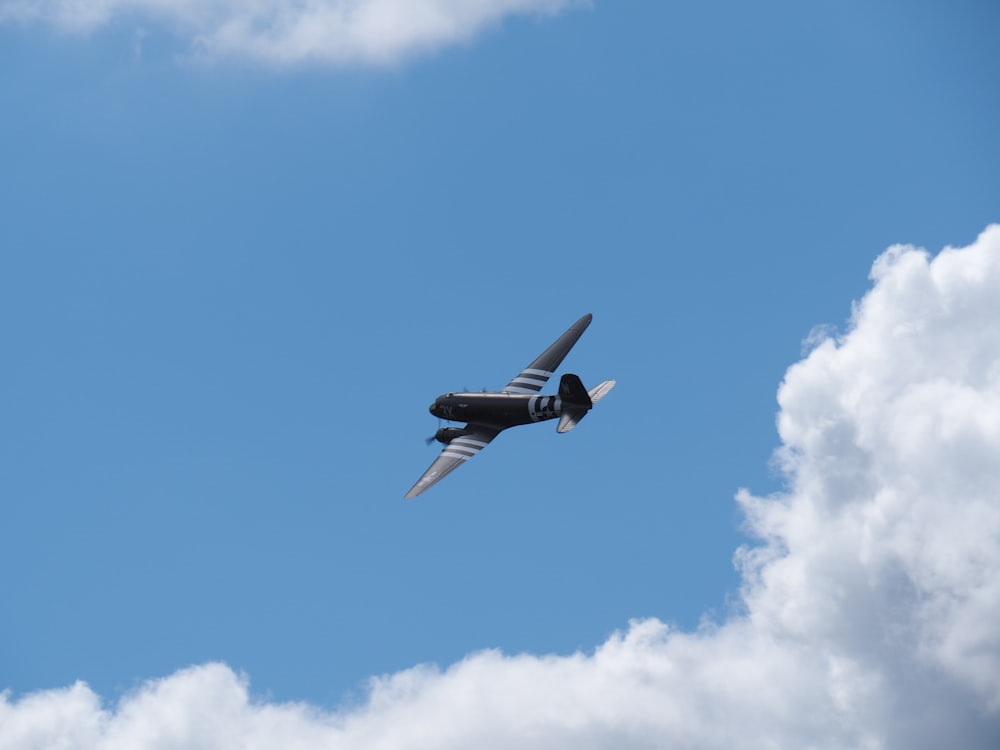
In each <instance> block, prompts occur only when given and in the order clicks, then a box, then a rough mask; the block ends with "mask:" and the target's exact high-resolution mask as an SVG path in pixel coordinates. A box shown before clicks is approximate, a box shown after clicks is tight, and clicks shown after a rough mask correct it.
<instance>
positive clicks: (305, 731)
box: [0, 226, 1000, 750]
mask: <svg viewBox="0 0 1000 750" xmlns="http://www.w3.org/2000/svg"><path fill="white" fill-rule="evenodd" d="M871 278H872V281H873V286H872V289H871V290H870V291H869V292H868V294H867V295H866V296H865V297H864V298H863V299H862V300H861V301H860V302H859V303H857V304H856V305H855V307H854V311H853V314H852V316H851V320H850V324H849V326H848V329H847V331H846V332H845V333H844V334H842V335H839V336H835V335H832V334H829V333H828V334H827V336H826V338H824V339H822V341H818V342H817V341H814V342H813V347H812V349H811V350H810V352H809V353H808V354H807V355H806V356H805V357H804V358H803V359H802V360H801V361H800V362H798V363H796V364H795V365H793V366H792V367H791V368H790V369H789V370H788V372H787V374H786V377H785V379H784V382H783V383H782V384H781V387H780V390H779V393H778V400H779V404H780V413H779V419H778V427H779V432H780V437H781V448H780V450H779V452H778V458H779V463H780V466H781V469H782V471H783V472H784V476H785V487H786V489H785V491H783V492H781V493H779V494H776V495H773V496H769V497H754V496H753V495H751V494H750V493H749V492H746V491H742V492H740V493H739V495H738V497H737V500H738V502H739V503H740V505H741V506H742V508H743V509H744V511H745V514H746V519H747V521H746V523H747V528H748V531H749V532H750V534H751V535H752V536H753V537H754V538H755V539H756V542H755V544H754V545H752V546H748V547H746V548H744V549H741V550H740V551H738V552H737V556H736V560H737V564H738V565H739V567H740V570H741V573H742V576H743V583H742V587H741V591H740V596H741V603H742V608H741V610H740V611H739V612H738V613H737V614H734V615H733V616H731V617H729V618H728V619H727V620H726V621H724V622H721V623H716V624H711V623H707V624H705V625H703V626H702V627H701V628H700V629H699V630H697V631H695V632H682V631H678V630H674V629H671V628H670V627H668V626H666V625H664V624H663V623H661V622H659V621H656V620H644V621H636V622H633V623H630V624H629V627H628V628H627V629H626V630H624V631H623V632H621V633H616V634H615V635H613V636H612V637H611V638H610V639H609V640H608V641H607V642H606V643H604V644H602V645H600V646H599V647H597V648H596V649H595V650H594V651H593V653H586V654H584V653H577V654H574V655H571V656H567V657H560V656H532V655H514V656H510V655H504V654H502V653H499V652H496V651H487V652H482V653H477V654H473V655H470V656H469V657H467V658H466V659H464V660H463V661H461V662H459V663H457V664H454V665H452V666H450V667H449V668H447V669H445V670H440V669H438V668H436V667H429V666H420V667H416V668H413V669H410V670H407V671H404V672H400V673H398V674H394V675H388V676H384V677H380V678H376V679H374V680H372V682H371V686H370V693H369V695H368V696H367V698H366V700H364V701H363V702H362V703H361V704H360V705H357V706H352V707H350V708H346V709H341V710H337V711H326V710H321V709H319V708H316V707H312V706H308V705H303V704H289V703H285V704H278V703H268V702H259V701H255V700H253V699H252V698H251V697H250V695H249V692H248V684H247V680H246V678H245V677H243V676H240V675H237V674H235V673H234V672H233V671H232V670H230V669H229V668H228V667H226V666H225V665H221V664H208V665H203V666H197V667H193V668H190V669H186V670H183V671H181V672H178V673H176V674H174V675H171V676H169V677H166V678H164V679H161V680H157V681H152V682H149V683H148V684H146V685H145V686H143V687H142V688H141V689H139V690H137V691H136V692H134V693H133V694H130V695H128V696H126V697H125V698H123V699H122V700H121V701H119V702H118V703H117V704H116V705H114V706H105V705H103V704H102V702H101V701H100V699H99V698H98V696H96V695H95V694H94V693H93V692H92V691H91V690H90V689H89V688H88V687H87V686H86V685H84V684H82V683H80V684H76V685H74V686H72V687H70V688H67V689H62V690H51V691H43V692H39V693H36V694H32V695H28V696H24V697H20V698H14V697H12V696H11V695H10V694H7V695H6V696H4V698H3V700H2V701H0V750H7V749H8V748H25V747H67V748H87V749H90V748H93V749H94V750H118V749H119V748H121V749H122V750H124V749H125V748H128V749H129V750H143V749H144V748H153V747H155V748H159V749H163V748H192V747H198V748H212V749H215V748H218V749H219V750H223V749H228V748H262V749H263V748H282V749H286V748H298V747H303V748H305V747H309V748H316V747H323V748H333V749H337V748H352V749H353V750H366V749H368V748H379V749H383V748H435V749H436V750H441V749H447V748H469V747H476V748H485V749H487V750H489V749H490V748H504V749H505V750H506V749H507V748H511V747H518V748H546V749H550V748H573V749H574V750H580V749H581V748H584V749H585V748H615V749H616V750H619V749H623V748H654V747H655V748H664V747H670V748H732V747H739V748H785V747H809V748H871V749H875V748H885V749H892V748H901V749H902V748H905V749H906V750H914V749H920V748H928V749H930V748H935V749H937V748H940V747H962V748H983V749H984V750H985V749H987V748H990V749H993V748H997V747H1000V460H998V458H1000V226H994V227H990V228H989V229H987V230H986V231H985V232H984V233H983V234H982V235H980V237H979V238H978V239H977V240H976V241H975V242H974V243H973V244H972V245H971V246H969V247H965V248H960V249H945V250H944V251H942V252H941V253H939V254H938V255H937V256H936V257H934V258H932V257H931V256H930V255H929V254H928V253H926V252H925V251H922V250H918V249H915V248H912V247H894V248H891V249H890V250H888V251H887V252H886V253H884V254H883V255H882V256H881V257H880V258H879V259H878V260H877V261H876V262H875V264H874V266H873V269H872V274H871Z"/></svg>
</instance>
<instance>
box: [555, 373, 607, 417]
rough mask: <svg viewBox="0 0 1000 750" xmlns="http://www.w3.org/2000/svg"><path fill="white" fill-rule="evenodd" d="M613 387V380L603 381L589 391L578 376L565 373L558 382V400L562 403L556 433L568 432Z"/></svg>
mask: <svg viewBox="0 0 1000 750" xmlns="http://www.w3.org/2000/svg"><path fill="white" fill-rule="evenodd" d="M614 387H615V381H614V380H605V381H604V382H603V383H600V384H599V385H596V386H594V387H593V388H591V389H590V390H589V391H588V390H587V389H586V388H584V387H583V382H582V381H581V380H580V378H579V376H577V375H573V374H572V373H566V374H565V375H563V376H562V379H561V380H560V381H559V398H560V400H561V401H562V416H561V417H559V426H558V427H556V432H569V431H570V430H572V429H573V428H574V427H576V425H577V424H578V423H579V421H580V420H581V419H583V418H584V417H585V416H587V412H588V411H590V409H591V408H592V407H593V406H594V404H595V403H597V402H598V401H600V400H601V399H602V398H604V397H605V396H606V395H607V394H608V391H610V390H611V389H612V388H614Z"/></svg>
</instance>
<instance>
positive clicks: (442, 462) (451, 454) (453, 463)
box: [405, 424, 500, 500]
mask: <svg viewBox="0 0 1000 750" xmlns="http://www.w3.org/2000/svg"><path fill="white" fill-rule="evenodd" d="M464 429H465V430H466V433H465V434H464V435H461V436H459V437H457V438H454V439H453V440H451V441H450V442H449V443H448V444H447V445H446V446H445V447H444V450H443V451H441V455H439V456H438V457H437V458H436V459H434V463H432V464H431V465H430V467H429V468H428V469H427V471H425V472H424V474H423V476H422V477H420V479H418V480H417V483H416V484H415V485H413V486H412V487H411V488H410V491H409V492H407V493H406V496H405V499H407V500H411V499H413V498H415V497H416V496H417V495H419V494H420V493H421V492H423V491H424V490H427V489H430V488H431V487H433V486H434V485H435V484H437V483H438V482H440V481H441V480H442V479H444V478H445V477H446V476H448V475H449V474H450V473H451V472H453V471H454V470H455V469H457V468H458V467H459V466H461V465H462V464H464V463H465V462H466V461H468V460H469V459H470V458H472V457H473V456H474V455H476V454H477V453H479V451H481V450H482V449H483V448H485V447H486V446H487V445H489V444H490V441H491V440H493V438H495V437H496V436H497V435H498V434H500V430H499V429H497V428H496V427H492V426H490V425H485V424H467V425H466V426H465V428H464Z"/></svg>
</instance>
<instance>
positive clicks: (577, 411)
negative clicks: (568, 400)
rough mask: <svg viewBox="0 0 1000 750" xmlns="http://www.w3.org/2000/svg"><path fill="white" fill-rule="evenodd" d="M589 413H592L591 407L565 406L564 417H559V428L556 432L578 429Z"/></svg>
mask: <svg viewBox="0 0 1000 750" xmlns="http://www.w3.org/2000/svg"><path fill="white" fill-rule="evenodd" d="M588 411H590V409H589V407H584V406H564V407H563V411H562V416H561V417H559V426H558V427H556V432H569V431H570V430H572V429H573V428H574V427H576V425H577V424H578V423H579V421H580V420H581V419H583V418H584V417H585V416H587V412H588Z"/></svg>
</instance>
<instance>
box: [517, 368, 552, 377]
mask: <svg viewBox="0 0 1000 750" xmlns="http://www.w3.org/2000/svg"><path fill="white" fill-rule="evenodd" d="M521 375H541V376H542V377H543V378H545V379H546V380H548V379H549V378H551V377H552V371H551V370H539V369H536V368H534V367H528V368H526V369H524V370H521Z"/></svg>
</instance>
